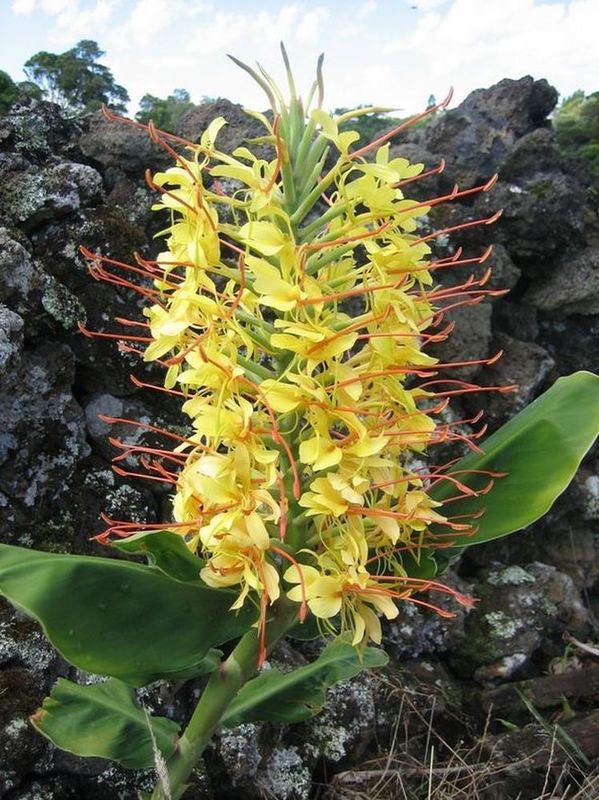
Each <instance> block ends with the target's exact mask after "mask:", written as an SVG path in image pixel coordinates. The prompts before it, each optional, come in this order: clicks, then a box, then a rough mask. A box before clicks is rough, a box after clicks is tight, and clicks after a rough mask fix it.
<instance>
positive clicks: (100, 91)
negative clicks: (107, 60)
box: [24, 39, 129, 116]
mask: <svg viewBox="0 0 599 800" xmlns="http://www.w3.org/2000/svg"><path fill="white" fill-rule="evenodd" d="M103 55H104V51H103V50H100V48H99V47H98V44H97V43H96V42H94V41H92V40H90V39H83V40H82V41H80V42H78V43H77V44H76V45H75V47H72V48H71V49H70V50H67V51H65V52H64V53H49V52H47V51H45V50H42V51H40V52H39V53H36V54H35V55H33V56H32V57H31V58H30V59H29V60H28V61H27V62H26V63H25V67H24V71H25V74H26V75H27V77H28V78H29V80H30V81H33V82H34V83H36V84H37V85H38V86H39V87H40V88H41V90H42V92H43V94H44V97H45V98H46V99H47V100H50V101H52V102H54V103H58V105H60V106H61V107H62V108H63V109H64V110H65V112H67V113H68V114H70V115H73V116H78V115H80V114H86V113H89V112H90V111H95V110H97V109H98V108H100V106H101V105H102V104H106V105H110V106H111V107H112V108H114V109H115V110H117V111H125V110H126V109H125V103H126V102H127V101H128V100H129V95H128V93H127V90H126V89H124V88H123V87H122V86H119V85H118V84H117V83H116V82H115V80H114V77H113V75H112V72H111V71H110V70H109V69H108V67H106V66H104V65H103V64H99V63H98V60H99V59H100V58H102V56H103Z"/></svg>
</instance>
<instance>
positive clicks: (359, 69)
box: [0, 0, 599, 113]
mask: <svg viewBox="0 0 599 800" xmlns="http://www.w3.org/2000/svg"><path fill="white" fill-rule="evenodd" d="M0 2H2V0H0ZM410 6H416V7H417V8H416V10H411V8H410ZM11 8H12V12H13V14H14V16H15V20H16V19H17V16H19V17H22V16H23V15H26V14H31V13H32V12H34V11H35V13H36V15H38V16H40V17H41V16H42V15H45V19H46V20H47V21H48V26H47V34H46V41H44V42H43V44H42V46H41V47H40V48H39V49H49V50H55V51H56V52H58V51H59V48H61V47H72V46H73V44H74V42H75V41H77V39H80V38H88V39H95V40H96V41H98V43H99V44H100V46H101V47H103V48H104V49H106V50H107V56H106V58H105V59H104V63H106V64H107V66H109V67H110V69H111V70H112V71H113V73H114V75H115V78H116V79H117V81H118V82H119V83H121V84H123V85H124V86H126V87H127V89H128V91H129V93H130V94H131V96H132V97H133V98H134V103H135V101H136V100H137V99H138V98H139V97H140V96H141V95H142V94H144V93H145V92H151V93H152V94H156V95H160V96H164V95H166V94H168V93H169V92H171V91H172V90H173V88H175V87H178V86H180V87H185V88H187V89H188V90H189V91H190V93H191V95H192V97H193V98H194V99H199V98H201V96H202V95H210V96H217V95H220V96H226V97H230V98H231V99H233V100H237V101H241V102H243V103H246V104H248V105H249V106H252V107H257V108H262V107H263V106H264V97H263V95H262V94H261V91H260V89H259V88H257V87H256V86H255V85H254V84H253V82H252V81H251V80H250V79H249V77H248V76H246V75H244V74H243V73H241V72H240V71H239V69H238V68H237V67H235V66H234V65H233V64H232V63H230V62H229V61H228V60H227V59H226V58H225V53H226V52H232V53H234V54H235V55H237V56H238V57H239V58H241V59H242V60H244V61H246V62H248V63H250V62H252V63H253V62H254V60H255V59H256V58H258V60H260V61H261V62H263V63H264V65H265V66H266V67H267V68H268V69H269V71H272V72H273V74H274V76H275V78H277V79H279V80H281V82H282V83H284V75H283V70H282V67H281V62H280V58H279V53H278V42H279V41H280V40H283V41H284V42H285V43H286V45H287V48H288V51H289V54H290V57H291V60H292V63H293V65H294V71H295V75H296V79H297V83H298V87H300V90H301V89H305V87H306V86H309V85H310V83H311V81H312V79H313V75H314V62H315V60H316V57H317V55H318V53H319V52H320V51H321V50H325V52H326V62H325V81H326V97H327V99H326V103H327V104H328V105H329V106H330V107H331V108H333V107H335V106H351V105H357V104H359V103H366V102H372V103H377V104H381V105H387V106H391V107H394V108H398V107H400V108H401V109H402V110H403V111H404V112H405V113H409V112H411V111H416V110H419V109H421V108H422V107H423V106H424V105H425V104H426V101H427V98H428V96H429V95H430V94H431V93H433V94H435V96H436V97H438V98H441V97H443V96H444V95H445V93H446V91H447V89H448V88H449V86H450V85H451V84H453V85H454V86H455V89H456V94H455V102H459V101H460V100H461V99H463V97H464V96H465V95H466V94H467V93H468V92H470V91H471V90H472V89H475V88H478V87H481V86H489V85H491V84H493V83H496V82H497V81H498V80H500V79H501V78H503V77H512V78H517V77H520V76H522V75H525V74H532V75H533V76H534V77H537V78H541V77H546V78H548V80H549V81H550V82H552V83H554V84H555V85H556V86H557V87H558V88H559V89H560V91H562V92H563V93H566V94H567V93H571V92H572V91H574V90H575V89H576V88H579V87H580V88H583V89H584V90H585V91H587V92H590V91H595V90H597V89H599V85H598V84H597V82H598V81H599V48H598V47H597V46H596V31H597V30H598V29H599V0H558V1H557V2H556V1H555V0H553V2H548V1H547V0H486V2H484V3H483V2H482V1H481V0H403V1H402V2H401V3H400V2H398V0H378V2H377V0H305V2H302V3H300V2H299V0H272V2H271V3H269V4H268V5H266V7H265V8H263V9H262V10H258V9H255V10H252V8H251V6H250V5H249V4H246V3H243V2H242V0H12V5H11ZM16 24H17V22H16V21H15V25H16ZM20 24H21V25H22V26H25V25H27V24H28V22H26V21H22V22H20ZM23 38H24V39H25V38H26V37H23ZM23 50H24V52H23V59H22V60H23V61H24V60H25V59H26V58H27V57H28V55H30V53H29V52H25V48H23ZM134 109H135V106H133V110H134Z"/></svg>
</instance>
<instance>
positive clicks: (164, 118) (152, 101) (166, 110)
mask: <svg viewBox="0 0 599 800" xmlns="http://www.w3.org/2000/svg"><path fill="white" fill-rule="evenodd" d="M190 108H193V103H192V102H191V98H190V96H189V92H188V91H187V90H186V89H175V90H174V91H173V93H172V94H169V96H168V97H167V98H166V99H163V98H161V97H155V96H154V95H153V94H144V96H143V97H142V98H141V100H140V101H139V111H138V112H137V114H136V115H135V119H136V120H138V122H144V123H147V122H149V121H150V120H152V122H153V123H154V124H155V125H156V126H157V127H158V128H161V129H162V130H167V131H172V130H174V128H175V126H176V124H177V122H178V121H179V119H180V118H181V116H182V115H183V114H184V113H185V112H186V111H188V110H189V109H190Z"/></svg>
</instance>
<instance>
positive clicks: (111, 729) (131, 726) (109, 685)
mask: <svg viewBox="0 0 599 800" xmlns="http://www.w3.org/2000/svg"><path fill="white" fill-rule="evenodd" d="M31 722H32V724H33V726H34V727H35V728H36V729H37V730H38V731H39V732H40V733H43V735H44V736H46V737H47V738H48V739H50V741H51V742H54V744H55V745H56V746H57V747H60V749H61V750H67V751H68V752H69V753H75V755H78V756H97V757H99V758H108V759H110V760H111V761H116V762H117V763H119V764H120V765H121V766H122V767H125V768H126V769H145V768H147V767H151V766H153V764H154V760H155V756H154V742H155V744H156V747H157V749H158V750H159V751H160V753H161V754H162V756H163V758H165V759H166V758H168V757H169V756H171V755H172V754H173V752H174V751H175V745H176V742H177V736H178V732H179V726H178V725H177V723H176V722H172V721H171V720H170V719H166V718H165V717H151V716H150V715H149V714H148V713H146V711H145V710H144V709H143V708H142V707H141V706H140V705H138V703H137V702H136V700H135V695H134V693H133V690H132V689H130V688H129V687H128V686H127V685H126V684H124V683H122V682H121V681H119V680H117V679H116V678H109V679H108V681H106V683H100V684H95V685H92V686H79V685H77V684H76V683H72V682H71V681H68V680H66V679H65V678H59V679H58V681H57V682H56V684H55V685H54V688H53V689H52V693H51V694H50V696H49V697H46V699H45V700H44V702H43V705H42V707H41V708H40V709H39V710H38V711H37V712H36V713H35V714H34V715H33V716H32V717H31Z"/></svg>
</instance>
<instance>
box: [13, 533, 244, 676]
mask: <svg viewBox="0 0 599 800" xmlns="http://www.w3.org/2000/svg"><path fill="white" fill-rule="evenodd" d="M0 594H3V595H5V596H6V598H7V599H8V600H10V602H11V603H13V604H14V605H16V606H18V607H19V608H21V609H22V610H23V611H25V612H26V613H27V614H29V616H31V617H34V619H36V620H37V621H38V622H39V623H41V625H42V627H43V629H44V632H45V634H46V636H47V637H48V639H49V640H50V641H51V642H52V644H53V645H54V647H56V649H57V650H58V651H59V652H60V653H61V655H62V656H63V657H64V658H65V659H66V660H67V661H69V662H70V663H71V664H74V665H75V666H76V667H79V668H80V669H84V670H87V671H88V672H94V673H98V674H100V675H110V676H112V677H115V678H120V679H121V680H123V681H125V682H127V683H129V684H132V685H133V686H143V685H144V684H146V683H151V682H152V681H155V680H158V679H159V678H171V679H183V678H189V677H194V676H196V675H199V674H202V673H205V672H209V671H211V670H212V669H214V667H215V666H216V664H217V663H218V658H217V654H216V653H215V652H214V651H212V649H211V648H214V647H217V646H218V645H220V644H223V643H224V642H228V641H230V640H231V639H236V638H237V637H239V636H241V635H243V634H244V633H245V632H246V631H247V630H248V629H249V628H250V626H251V624H252V623H253V622H254V617H255V611H254V610H253V609H251V608H248V610H247V611H246V610H244V609H241V611H240V612H238V613H234V612H231V611H229V607H230V606H231V604H232V603H233V602H234V600H235V594H234V593H233V592H230V591H227V590H215V589H210V588H208V587H207V586H206V585H205V584H203V583H202V582H201V581H195V582H193V583H185V582H182V581H178V580H174V579H173V578H171V577H169V576H168V575H167V574H165V573H164V572H162V571H161V570H159V569H158V568H157V567H149V566H145V565H143V564H133V563H130V562H128V561H120V560H117V559H109V558H100V557H95V556H93V557H91V556H73V555H63V554H56V553H42V552H39V551H37V550H27V549H25V548H22V547H13V546H11V545H5V544H0Z"/></svg>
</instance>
